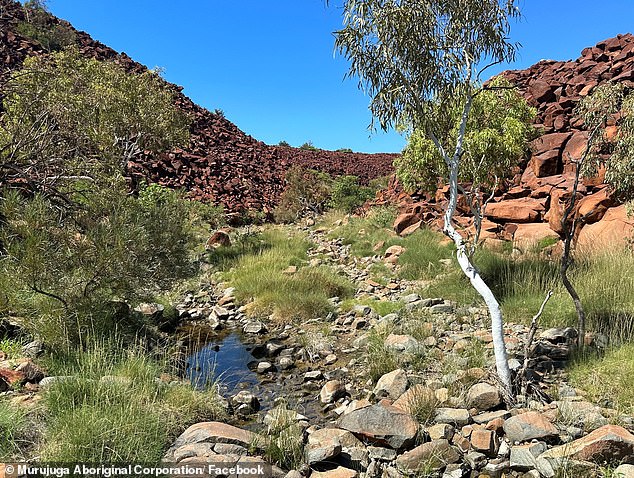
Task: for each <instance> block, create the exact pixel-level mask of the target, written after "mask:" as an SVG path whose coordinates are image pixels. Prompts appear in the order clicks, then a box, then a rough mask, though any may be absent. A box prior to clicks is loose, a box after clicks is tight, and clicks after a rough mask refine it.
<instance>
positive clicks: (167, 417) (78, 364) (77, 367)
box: [41, 341, 223, 464]
mask: <svg viewBox="0 0 634 478" xmlns="http://www.w3.org/2000/svg"><path fill="white" fill-rule="evenodd" d="M162 360H163V359H160V360H153V359H151V358H149V357H148V356H147V354H146V352H145V351H143V350H142V349H140V348H125V347H123V346H122V344H121V343H118V342H116V341H115V342H102V343H96V344H95V343H92V344H89V345H88V346H87V348H86V350H85V351H78V350H74V351H69V352H67V353H66V354H64V355H61V354H58V355H55V356H52V357H49V358H48V360H47V362H48V368H49V372H50V373H51V374H52V375H61V376H67V377H68V378H65V379H61V380H59V381H57V382H55V383H54V384H53V385H52V386H51V387H50V388H49V389H47V390H46V392H45V393H44V403H45V405H46V410H47V420H46V421H47V426H46V434H45V437H44V440H43V446H42V449H41V456H42V458H43V459H44V460H46V461H49V462H51V461H52V462H60V463H62V462H63V463H71V462H88V463H104V462H118V463H122V462H139V463H148V464H150V463H158V462H159V461H160V459H161V458H162V455H163V453H164V451H165V449H166V447H167V446H169V444H170V443H171V441H172V440H173V439H174V438H175V437H176V436H177V434H178V433H180V432H182V431H183V430H184V429H185V428H186V427H187V426H188V425H191V424H193V423H196V422H198V421H205V420H213V419H215V418H218V417H220V416H222V413H223V411H222V407H221V405H220V401H219V396H218V395H217V393H216V390H215V388H213V387H212V388H211V389H210V391H208V392H198V391H195V390H194V389H193V388H192V387H191V386H190V385H186V384H179V385H169V384H167V383H164V382H162V381H159V380H157V379H158V377H159V375H160V373H161V372H162V371H163V370H164V367H163V365H162V363H161V361H162Z"/></svg>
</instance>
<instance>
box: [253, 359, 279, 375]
mask: <svg viewBox="0 0 634 478" xmlns="http://www.w3.org/2000/svg"><path fill="white" fill-rule="evenodd" d="M274 368H275V367H273V364H272V363H271V362H260V363H258V367H257V369H256V370H257V372H258V373H267V372H272V371H273V370H274Z"/></svg>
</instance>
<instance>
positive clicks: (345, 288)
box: [226, 229, 354, 320]
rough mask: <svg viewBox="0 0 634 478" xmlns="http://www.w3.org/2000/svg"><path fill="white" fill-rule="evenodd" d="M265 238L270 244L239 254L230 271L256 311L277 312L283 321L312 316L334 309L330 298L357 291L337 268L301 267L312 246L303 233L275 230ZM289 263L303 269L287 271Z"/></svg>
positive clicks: (241, 297)
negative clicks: (293, 233)
mask: <svg viewBox="0 0 634 478" xmlns="http://www.w3.org/2000/svg"><path fill="white" fill-rule="evenodd" d="M262 241H263V242H264V244H267V245H268V246H267V247H264V248H260V249H259V250H257V249H256V251H255V252H246V253H244V254H243V255H241V256H239V257H237V258H236V259H235V262H234V264H233V267H232V269H231V270H229V271H228V272H227V273H226V279H227V281H228V282H229V283H230V284H231V285H232V286H234V287H235V288H236V297H237V298H238V300H240V301H242V302H248V301H252V302H251V304H250V305H249V310H250V312H251V313H252V314H254V315H270V314H273V315H274V316H275V317H276V318H278V319H280V320H290V319H302V320H306V319H311V318H315V317H318V316H320V315H325V314H327V313H328V312H330V311H331V310H332V309H333V306H332V304H331V303H330V302H329V301H328V299H329V298H330V297H333V296H338V297H341V298H346V297H350V296H352V294H353V293H354V287H353V285H352V284H351V283H350V282H349V281H348V280H347V279H346V278H345V277H343V276H341V275H340V274H338V273H337V272H336V271H335V270H334V269H331V268H329V267H326V266H319V267H301V266H302V265H305V263H306V261H307V255H306V252H307V250H308V248H309V247H310V245H311V244H310V243H309V242H308V241H307V240H306V239H305V238H304V237H303V236H291V237H288V235H287V234H285V233H284V232H283V231H281V230H279V229H271V230H268V231H266V232H265V233H264V234H263V235H262ZM289 266H299V268H298V270H297V272H295V273H286V272H285V270H286V269H287V268H288V267H289Z"/></svg>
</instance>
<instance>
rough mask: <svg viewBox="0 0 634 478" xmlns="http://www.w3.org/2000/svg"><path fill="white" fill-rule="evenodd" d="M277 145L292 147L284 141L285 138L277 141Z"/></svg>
mask: <svg viewBox="0 0 634 478" xmlns="http://www.w3.org/2000/svg"><path fill="white" fill-rule="evenodd" d="M277 145H278V146H284V147H286V148H290V147H291V145H290V144H289V143H288V142H287V141H284V140H282V141H280V142H279V143H277Z"/></svg>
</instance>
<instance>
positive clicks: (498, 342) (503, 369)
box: [443, 157, 513, 397]
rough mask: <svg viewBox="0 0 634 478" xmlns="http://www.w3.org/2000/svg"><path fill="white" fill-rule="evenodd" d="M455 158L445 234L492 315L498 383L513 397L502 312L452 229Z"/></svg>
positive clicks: (450, 167)
mask: <svg viewBox="0 0 634 478" xmlns="http://www.w3.org/2000/svg"><path fill="white" fill-rule="evenodd" d="M458 161H459V160H458V157H454V159H453V160H452V161H449V204H448V205H447V210H446V211H445V217H444V229H443V231H444V233H445V234H446V235H447V236H448V237H449V238H450V239H451V240H452V241H453V242H454V244H455V245H456V255H457V258H458V263H459V264H460V268H461V269H462V271H463V272H464V274H465V275H466V276H467V277H468V278H469V280H470V281H471V285H472V286H473V288H474V289H475V290H476V291H477V292H478V294H480V295H481V296H482V298H483V299H484V301H485V302H486V305H487V307H488V309H489V314H490V315H491V334H492V336H493V352H494V354H495V365H496V369H497V374H498V376H499V378H500V381H501V382H502V384H503V385H504V387H505V389H506V390H505V392H506V393H507V394H508V396H510V397H512V396H513V394H512V388H511V370H510V369H509V364H508V355H507V353H506V344H505V343H504V324H503V322H502V310H501V309H500V304H499V303H498V301H497V299H496V298H495V296H494V295H493V292H492V291H491V289H490V288H489V286H488V285H487V284H486V283H485V282H484V280H483V279H482V277H480V274H478V271H477V270H476V269H475V267H473V265H472V264H471V261H470V260H469V256H468V255H467V252H466V244H465V242H464V239H463V237H462V236H461V235H460V233H459V232H458V231H456V229H455V227H454V226H453V221H452V218H453V215H454V213H455V211H456V204H457V202H458V166H459V162H458Z"/></svg>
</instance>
